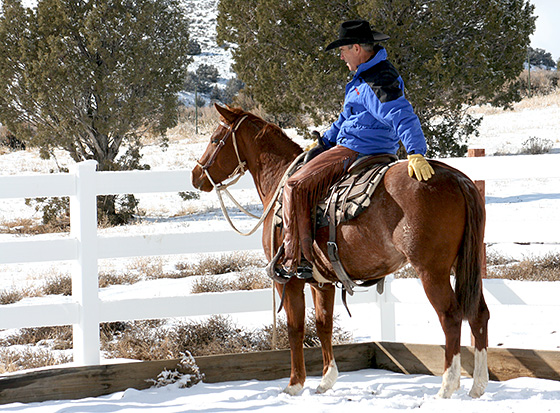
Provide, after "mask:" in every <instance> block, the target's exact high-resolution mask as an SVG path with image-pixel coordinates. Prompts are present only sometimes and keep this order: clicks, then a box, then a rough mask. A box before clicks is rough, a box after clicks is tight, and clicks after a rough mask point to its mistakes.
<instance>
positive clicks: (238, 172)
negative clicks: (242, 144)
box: [196, 115, 257, 218]
mask: <svg viewBox="0 0 560 413" xmlns="http://www.w3.org/2000/svg"><path fill="white" fill-rule="evenodd" d="M248 116H249V115H244V116H243V117H241V118H240V119H239V120H238V121H236V122H235V123H234V124H233V125H231V126H230V125H228V124H227V123H225V122H224V121H222V120H220V125H221V126H223V127H225V128H227V129H228V131H227V132H226V134H225V135H224V136H223V137H222V139H220V141H219V142H218V144H217V145H216V150H215V151H214V152H213V153H212V155H211V156H210V158H209V159H208V160H207V161H206V163H205V164H204V165H202V164H201V163H200V162H199V161H196V163H197V165H198V166H200V168H201V169H202V171H203V172H204V174H205V175H206V177H207V178H208V180H209V181H210V183H211V184H212V186H213V187H214V189H216V191H222V190H227V188H228V187H229V186H231V185H234V184H235V183H237V181H239V179H240V178H241V177H242V176H243V175H244V174H245V172H246V171H247V162H245V161H242V160H241V157H240V156H239V149H238V148H237V137H236V136H235V132H237V129H239V127H240V126H241V123H243V121H244V120H245V119H247V117H248ZM230 136H231V137H232V143H233V148H234V149H235V155H236V156H237V167H236V168H235V169H234V170H233V172H232V173H231V174H230V175H229V176H228V177H227V178H226V179H231V181H230V182H228V183H225V184H224V183H219V184H216V183H215V182H214V180H213V179H212V177H211V176H210V173H209V172H208V169H209V168H210V167H211V166H212V165H213V164H214V162H216V158H217V157H218V153H219V152H220V150H221V149H222V148H223V147H224V146H226V143H227V140H228V138H229V137H230ZM253 216H254V215H253ZM256 218H257V217H256Z"/></svg>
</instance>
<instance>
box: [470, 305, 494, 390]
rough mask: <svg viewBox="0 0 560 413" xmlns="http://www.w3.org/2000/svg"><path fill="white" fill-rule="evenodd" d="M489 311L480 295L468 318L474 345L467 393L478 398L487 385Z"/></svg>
mask: <svg viewBox="0 0 560 413" xmlns="http://www.w3.org/2000/svg"><path fill="white" fill-rule="evenodd" d="M489 319H490V312H489V311H488V306H487V305H486V302H485V301H484V297H483V296H482V295H481V296H480V304H479V306H478V312H477V314H476V316H475V317H473V318H470V319H469V324H470V326H471V332H472V341H473V345H474V371H473V379H474V383H473V386H472V389H471V391H470V392H469V395H470V396H471V397H474V398H478V397H480V396H482V395H483V394H484V390H485V389H486V386H487V385H488V359H487V348H488V320H489Z"/></svg>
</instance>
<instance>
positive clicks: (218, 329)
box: [173, 315, 263, 356]
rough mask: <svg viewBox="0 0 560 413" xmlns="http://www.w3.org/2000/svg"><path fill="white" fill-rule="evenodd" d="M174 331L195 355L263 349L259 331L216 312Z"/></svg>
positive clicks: (181, 345) (184, 346) (186, 348)
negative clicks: (244, 326) (240, 324)
mask: <svg viewBox="0 0 560 413" xmlns="http://www.w3.org/2000/svg"><path fill="white" fill-rule="evenodd" d="M173 334H174V335H175V337H176V340H177V341H178V343H179V347H180V348H182V349H185V350H188V351H190V352H191V353H192V354H193V356H205V355H210V354H229V353H246V352H250V351H259V350H263V348H262V347H261V346H260V344H261V343H262V340H260V339H259V338H258V333H256V334H253V333H251V332H250V331H247V330H245V329H244V328H241V327H238V326H236V325H235V324H234V323H233V322H232V321H231V318H230V317H227V316H222V315H215V316H212V317H210V318H208V319H207V320H205V321H200V322H196V321H195V322H189V323H184V324H180V325H178V326H177V327H176V328H175V329H174V331H173Z"/></svg>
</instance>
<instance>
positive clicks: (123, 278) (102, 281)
mask: <svg viewBox="0 0 560 413" xmlns="http://www.w3.org/2000/svg"><path fill="white" fill-rule="evenodd" d="M138 281H140V276H139V275H138V274H131V273H129V272H126V273H121V274H115V273H104V272H102V273H99V288H106V287H109V286H111V285H130V284H134V283H137V282H138Z"/></svg>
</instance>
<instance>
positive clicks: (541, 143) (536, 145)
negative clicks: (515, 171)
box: [521, 136, 554, 155]
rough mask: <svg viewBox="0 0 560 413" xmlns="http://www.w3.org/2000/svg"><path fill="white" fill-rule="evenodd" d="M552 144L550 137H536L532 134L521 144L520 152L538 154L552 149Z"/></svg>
mask: <svg viewBox="0 0 560 413" xmlns="http://www.w3.org/2000/svg"><path fill="white" fill-rule="evenodd" d="M553 144H554V142H552V141H551V140H550V139H541V138H537V137H536V136H532V137H530V138H529V139H527V140H526V141H525V142H523V143H522V144H521V146H522V149H521V153H522V154H528V155H540V154H543V153H548V152H550V150H551V149H552V145H553Z"/></svg>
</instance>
